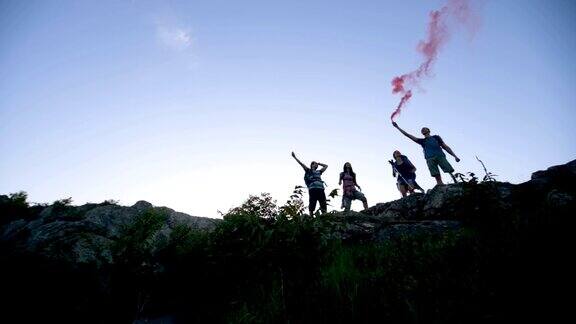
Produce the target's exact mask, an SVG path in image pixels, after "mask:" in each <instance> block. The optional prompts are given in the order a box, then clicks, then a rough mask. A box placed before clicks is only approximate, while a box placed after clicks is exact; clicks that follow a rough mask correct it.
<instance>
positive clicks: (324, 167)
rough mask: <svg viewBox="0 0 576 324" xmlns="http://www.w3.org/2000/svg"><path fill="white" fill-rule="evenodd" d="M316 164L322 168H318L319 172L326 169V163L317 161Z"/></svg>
mask: <svg viewBox="0 0 576 324" xmlns="http://www.w3.org/2000/svg"><path fill="white" fill-rule="evenodd" d="M318 165H319V166H321V167H322V169H320V172H322V173H324V171H326V169H328V165H326V164H324V163H320V162H318Z"/></svg>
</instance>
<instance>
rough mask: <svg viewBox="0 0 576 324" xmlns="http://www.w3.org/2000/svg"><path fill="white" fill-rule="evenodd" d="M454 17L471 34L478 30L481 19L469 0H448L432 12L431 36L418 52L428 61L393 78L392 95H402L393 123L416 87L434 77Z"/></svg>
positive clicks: (429, 24) (429, 25)
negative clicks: (479, 19)
mask: <svg viewBox="0 0 576 324" xmlns="http://www.w3.org/2000/svg"><path fill="white" fill-rule="evenodd" d="M450 18H455V19H456V21H457V22H459V23H461V24H464V25H465V26H466V27H468V29H469V31H470V32H471V33H474V32H475V30H476V29H477V26H478V19H477V17H476V16H475V15H474V14H473V13H472V9H471V6H470V1H469V0H448V2H447V3H446V5H444V6H443V7H442V8H441V9H440V10H434V11H432V12H430V22H429V23H428V37H427V39H426V40H422V41H420V43H419V44H418V47H417V50H418V52H420V53H422V54H423V55H424V61H423V62H422V63H421V64H420V66H419V67H418V68H417V69H416V70H414V71H412V72H409V73H406V74H403V75H400V76H397V77H395V78H394V79H392V93H393V94H397V93H399V94H401V95H402V98H401V99H400V102H399V103H398V106H397V107H396V109H395V110H394V112H393V113H392V115H391V116H390V119H391V120H392V121H394V120H395V119H396V117H397V116H398V115H399V114H400V112H401V111H402V108H403V107H404V106H405V105H406V103H407V102H408V101H409V100H410V98H411V97H412V89H413V87H414V86H418V85H419V83H420V80H421V79H422V77H424V76H430V72H431V69H432V66H433V64H434V62H435V61H436V58H437V57H438V52H439V51H440V49H441V48H442V46H443V45H444V44H446V41H448V38H449V36H450V30H449V28H448V22H449V20H450Z"/></svg>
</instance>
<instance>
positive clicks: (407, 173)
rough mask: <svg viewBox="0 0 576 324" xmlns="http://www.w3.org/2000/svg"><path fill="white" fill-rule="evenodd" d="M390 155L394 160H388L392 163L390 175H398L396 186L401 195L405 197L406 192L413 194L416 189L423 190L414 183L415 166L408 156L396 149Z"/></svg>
mask: <svg viewBox="0 0 576 324" xmlns="http://www.w3.org/2000/svg"><path fill="white" fill-rule="evenodd" d="M392 157H393V158H394V160H391V161H388V162H390V164H391V165H392V176H393V177H396V175H398V178H397V182H396V187H398V191H400V193H401V194H402V197H406V195H407V194H408V193H410V194H413V193H414V190H416V189H418V190H420V191H421V192H424V189H422V187H420V186H419V185H418V183H416V167H415V166H414V164H412V162H410V160H408V157H407V156H406V155H402V153H400V151H398V150H396V151H394V153H392Z"/></svg>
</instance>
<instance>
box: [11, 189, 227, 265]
mask: <svg viewBox="0 0 576 324" xmlns="http://www.w3.org/2000/svg"><path fill="white" fill-rule="evenodd" d="M2 199H4V200H6V199H7V197H6V196H3V198H2ZM148 211H154V212H156V213H159V214H161V215H164V216H165V223H164V224H163V226H162V228H161V229H160V230H159V231H158V233H157V235H156V239H157V240H165V239H166V238H168V237H169V236H170V233H171V231H172V230H173V229H174V228H175V227H176V226H178V225H184V226H187V227H190V228H192V229H197V230H211V229H213V228H214V226H215V225H216V223H217V222H218V220H217V219H212V218H206V217H195V216H190V215H187V214H184V213H180V212H176V211H174V210H172V209H170V208H166V207H154V206H152V204H150V203H149V202H146V201H138V202H137V203H135V204H134V205H133V206H131V207H124V206H119V205H116V204H106V203H104V204H86V205H83V206H78V207H74V206H66V205H62V204H58V203H55V204H53V205H51V206H47V207H45V208H44V209H42V210H41V211H40V213H39V214H38V215H37V217H36V218H34V219H31V220H30V219H18V220H15V221H13V222H11V223H9V224H7V225H5V226H4V227H2V228H1V230H0V239H1V240H3V241H9V242H11V243H13V244H14V246H15V248H18V249H21V250H25V251H28V252H32V253H39V254H41V255H44V256H47V257H49V258H58V259H64V260H67V261H71V262H73V263H111V262H112V255H111V251H110V247H111V245H112V243H113V242H114V241H115V240H116V239H118V238H119V236H120V235H121V231H122V229H123V228H125V227H126V226H129V225H130V224H131V223H132V222H133V221H134V219H135V218H136V217H138V216H140V215H142V214H144V213H146V212H148Z"/></svg>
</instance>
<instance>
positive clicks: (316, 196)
mask: <svg viewBox="0 0 576 324" xmlns="http://www.w3.org/2000/svg"><path fill="white" fill-rule="evenodd" d="M308 196H309V198H310V200H309V201H308V203H309V208H310V209H311V210H313V211H314V210H316V202H319V203H320V210H322V211H323V212H326V210H327V206H326V194H325V193H324V189H320V188H312V189H308Z"/></svg>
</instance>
